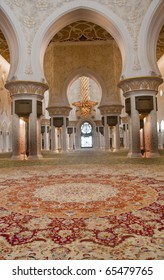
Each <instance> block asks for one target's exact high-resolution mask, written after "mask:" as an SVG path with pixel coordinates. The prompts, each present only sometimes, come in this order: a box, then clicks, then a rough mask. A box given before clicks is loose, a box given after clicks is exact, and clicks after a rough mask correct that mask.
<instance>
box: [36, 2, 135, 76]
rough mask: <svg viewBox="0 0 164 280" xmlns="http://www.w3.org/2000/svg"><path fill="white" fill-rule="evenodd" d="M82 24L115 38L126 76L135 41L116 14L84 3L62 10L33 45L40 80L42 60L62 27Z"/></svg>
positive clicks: (45, 24)
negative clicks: (89, 24)
mask: <svg viewBox="0 0 164 280" xmlns="http://www.w3.org/2000/svg"><path fill="white" fill-rule="evenodd" d="M79 2H80V3H79ZM79 20H86V21H90V22H93V23H95V24H98V25H99V26H101V27H102V28H104V29H105V30H106V31H107V32H109V33H110V34H111V35H112V37H113V38H114V39H115V41H116V42H117V44H118V46H119V49H120V52H121V56H122V66H123V67H122V73H123V74H125V75H127V72H129V69H130V67H131V61H132V60H134V57H133V54H132V52H131V51H130V50H131V49H132V39H131V37H130V35H129V33H128V30H127V28H126V26H125V25H124V23H123V21H122V20H121V19H120V18H119V17H118V16H117V15H116V14H114V13H113V12H112V11H111V10H108V11H107V10H106V9H105V7H104V6H103V5H101V4H100V3H93V1H85V0H84V1H78V2H77V3H72V6H65V7H64V6H62V7H61V9H60V10H57V11H55V12H54V13H53V14H52V15H51V16H49V17H48V18H47V19H46V20H45V21H44V22H43V24H42V25H41V27H40V29H39V30H38V32H37V34H36V36H35V38H34V41H33V45H32V63H33V65H32V68H33V70H34V71H33V72H34V73H37V76H39V77H40V78H41V79H42V78H43V59H44V55H45V51H46V48H47V46H48V44H49V42H50V40H51V39H52V38H53V36H54V35H55V34H56V33H57V32H58V31H59V30H61V29H62V28H63V27H65V26H67V25H69V24H71V23H73V22H76V21H79ZM36 49H37V50H38V52H37V53H36Z"/></svg>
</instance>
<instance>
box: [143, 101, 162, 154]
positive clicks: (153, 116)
mask: <svg viewBox="0 0 164 280" xmlns="http://www.w3.org/2000/svg"><path fill="white" fill-rule="evenodd" d="M153 103H154V109H153V110H151V112H150V113H149V114H148V115H147V116H146V117H145V123H144V136H145V154H146V157H157V156H159V152H158V134H157V113H156V100H155V96H154V97H153Z"/></svg>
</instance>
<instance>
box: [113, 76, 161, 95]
mask: <svg viewBox="0 0 164 280" xmlns="http://www.w3.org/2000/svg"><path fill="white" fill-rule="evenodd" d="M162 82H163V79H162V78H160V77H156V76H145V77H134V78H129V79H125V80H123V81H121V82H119V84H118V86H119V87H120V88H121V89H122V90H123V93H124V94H127V93H129V92H134V91H145V90H147V91H156V93H157V92H158V87H159V85H160V84H161V83H162Z"/></svg>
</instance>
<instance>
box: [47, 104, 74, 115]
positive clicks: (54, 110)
mask: <svg viewBox="0 0 164 280" xmlns="http://www.w3.org/2000/svg"><path fill="white" fill-rule="evenodd" d="M71 109H72V108H71V107H69V106H63V107H59V106H52V107H48V108H47V110H48V112H49V115H50V116H51V117H52V116H68V115H69V113H70V111H71Z"/></svg>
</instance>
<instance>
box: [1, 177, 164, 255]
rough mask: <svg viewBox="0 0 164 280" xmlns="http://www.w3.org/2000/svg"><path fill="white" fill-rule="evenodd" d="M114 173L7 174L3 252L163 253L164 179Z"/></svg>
mask: <svg viewBox="0 0 164 280" xmlns="http://www.w3.org/2000/svg"><path fill="white" fill-rule="evenodd" d="M108 173H109V172H108ZM108 173H105V172H104V173H103V174H100V172H99V173H98V174H95V173H92V172H90V173H89V174H87V173H86V172H85V173H84V174H80V173H79V174H78V173H77V174H76V175H74V174H73V172H72V174H71V173H70V174H69V173H67V172H65V173H64V175H62V174H60V173H59V174H53V172H49V173H47V174H43V175H42V173H40V174H41V175H39V173H38V174H37V173H35V174H32V172H31V173H30V172H29V173H28V174H26V175H25V176H23V175H22V176H19V178H17V177H16V176H14V178H12V176H8V177H5V178H1V180H0V259H162V258H163V257H164V253H163V244H164V242H163V237H162V231H163V228H164V227H163V216H162V215H163V209H164V207H163V198H164V194H163V186H164V181H163V180H162V179H157V178H150V177H149V178H147V177H140V176H138V175H137V176H129V175H127V174H125V175H124V174H120V175H115V174H114V175H113V174H112V173H111V174H108ZM9 177H10V178H9Z"/></svg>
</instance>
